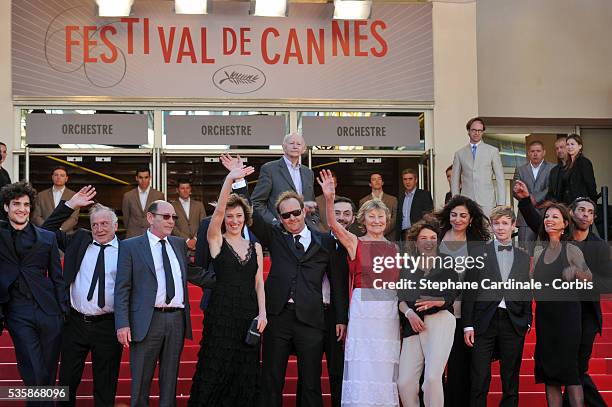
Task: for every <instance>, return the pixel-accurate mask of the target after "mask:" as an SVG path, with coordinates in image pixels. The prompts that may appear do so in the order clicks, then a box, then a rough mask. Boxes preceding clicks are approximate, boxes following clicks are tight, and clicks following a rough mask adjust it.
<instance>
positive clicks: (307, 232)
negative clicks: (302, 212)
mask: <svg viewBox="0 0 612 407" xmlns="http://www.w3.org/2000/svg"><path fill="white" fill-rule="evenodd" d="M291 235H292V236H293V237H295V236H297V235H300V236H301V237H307V236H310V229H308V227H307V226H306V225H304V229H302V230H301V231H300V232H298V233H292V234H291Z"/></svg>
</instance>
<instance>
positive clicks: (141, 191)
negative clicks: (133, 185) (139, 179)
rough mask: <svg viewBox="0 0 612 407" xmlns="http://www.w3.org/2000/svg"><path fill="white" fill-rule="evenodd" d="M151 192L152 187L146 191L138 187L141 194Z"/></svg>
mask: <svg viewBox="0 0 612 407" xmlns="http://www.w3.org/2000/svg"><path fill="white" fill-rule="evenodd" d="M150 190H151V185H149V186H148V187H147V189H145V190H144V191H143V190H142V189H140V187H138V193H139V194H144V193H148V192H149V191H150Z"/></svg>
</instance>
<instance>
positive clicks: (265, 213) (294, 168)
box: [251, 133, 319, 224]
mask: <svg viewBox="0 0 612 407" xmlns="http://www.w3.org/2000/svg"><path fill="white" fill-rule="evenodd" d="M305 151H306V142H305V141H304V137H302V135H300V134H298V133H290V134H287V135H286V136H285V138H284V139H283V156H282V157H281V158H279V159H278V160H275V161H270V162H267V163H265V164H264V165H262V166H261V169H260V170H259V179H258V180H257V185H256V186H255V190H254V191H253V194H252V195H251V199H252V202H253V209H254V210H256V211H258V212H259V213H260V214H261V216H262V217H263V218H264V219H265V220H266V222H269V223H272V222H277V219H276V199H277V198H278V196H279V195H280V194H282V193H283V192H285V191H295V192H297V193H298V194H300V195H302V196H303V197H304V206H305V207H306V210H307V213H310V214H311V216H310V219H309V221H310V222H311V223H314V224H318V223H319V222H318V217H316V218H314V217H313V216H312V215H313V214H314V212H315V208H316V203H315V196H314V174H313V172H312V170H311V169H310V168H308V167H306V166H304V165H302V164H301V163H300V158H301V156H302V154H304V152H305Z"/></svg>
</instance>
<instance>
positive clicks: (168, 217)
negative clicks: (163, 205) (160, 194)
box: [151, 212, 178, 221]
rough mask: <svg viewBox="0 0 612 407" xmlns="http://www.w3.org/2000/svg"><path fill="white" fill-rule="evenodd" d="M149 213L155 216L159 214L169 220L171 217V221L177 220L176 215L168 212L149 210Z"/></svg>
mask: <svg viewBox="0 0 612 407" xmlns="http://www.w3.org/2000/svg"><path fill="white" fill-rule="evenodd" d="M151 213H152V214H153V215H155V216H161V217H162V218H163V219H164V220H170V218H172V220H173V221H177V220H178V216H176V215H170V214H168V213H154V212H151Z"/></svg>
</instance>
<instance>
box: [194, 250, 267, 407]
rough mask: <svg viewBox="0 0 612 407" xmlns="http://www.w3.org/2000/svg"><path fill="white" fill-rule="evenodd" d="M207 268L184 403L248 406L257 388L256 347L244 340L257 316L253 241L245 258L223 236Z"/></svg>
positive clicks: (255, 263)
mask: <svg viewBox="0 0 612 407" xmlns="http://www.w3.org/2000/svg"><path fill="white" fill-rule="evenodd" d="M213 266H214V268H215V274H216V278H217V280H216V284H215V287H214V289H213V293H212V297H211V301H210V304H209V305H208V308H207V309H206V316H205V318H204V332H203V335H202V341H201V342H200V352H199V354H198V364H197V366H196V371H195V374H194V376H193V383H192V387H191V395H190V397H189V403H188V405H189V406H207V407H212V406H214V407H223V406H226V407H235V406H245V407H250V406H254V405H255V403H256V398H257V392H258V388H259V386H258V382H259V369H260V364H259V360H260V355H259V346H255V347H253V346H249V345H247V344H246V343H245V342H244V340H245V337H246V334H247V330H248V329H249V326H250V324H251V322H252V321H253V319H254V318H255V317H257V315H258V306H257V295H256V293H255V275H256V273H257V254H256V252H255V244H254V243H253V242H251V243H250V244H249V250H248V253H247V256H246V258H245V259H241V258H240V257H239V255H238V254H237V253H236V252H235V251H234V249H233V248H232V246H231V245H230V244H229V243H228V242H227V241H226V240H225V239H223V243H222V245H221V251H220V252H219V254H218V255H217V257H216V258H214V259H213Z"/></svg>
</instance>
